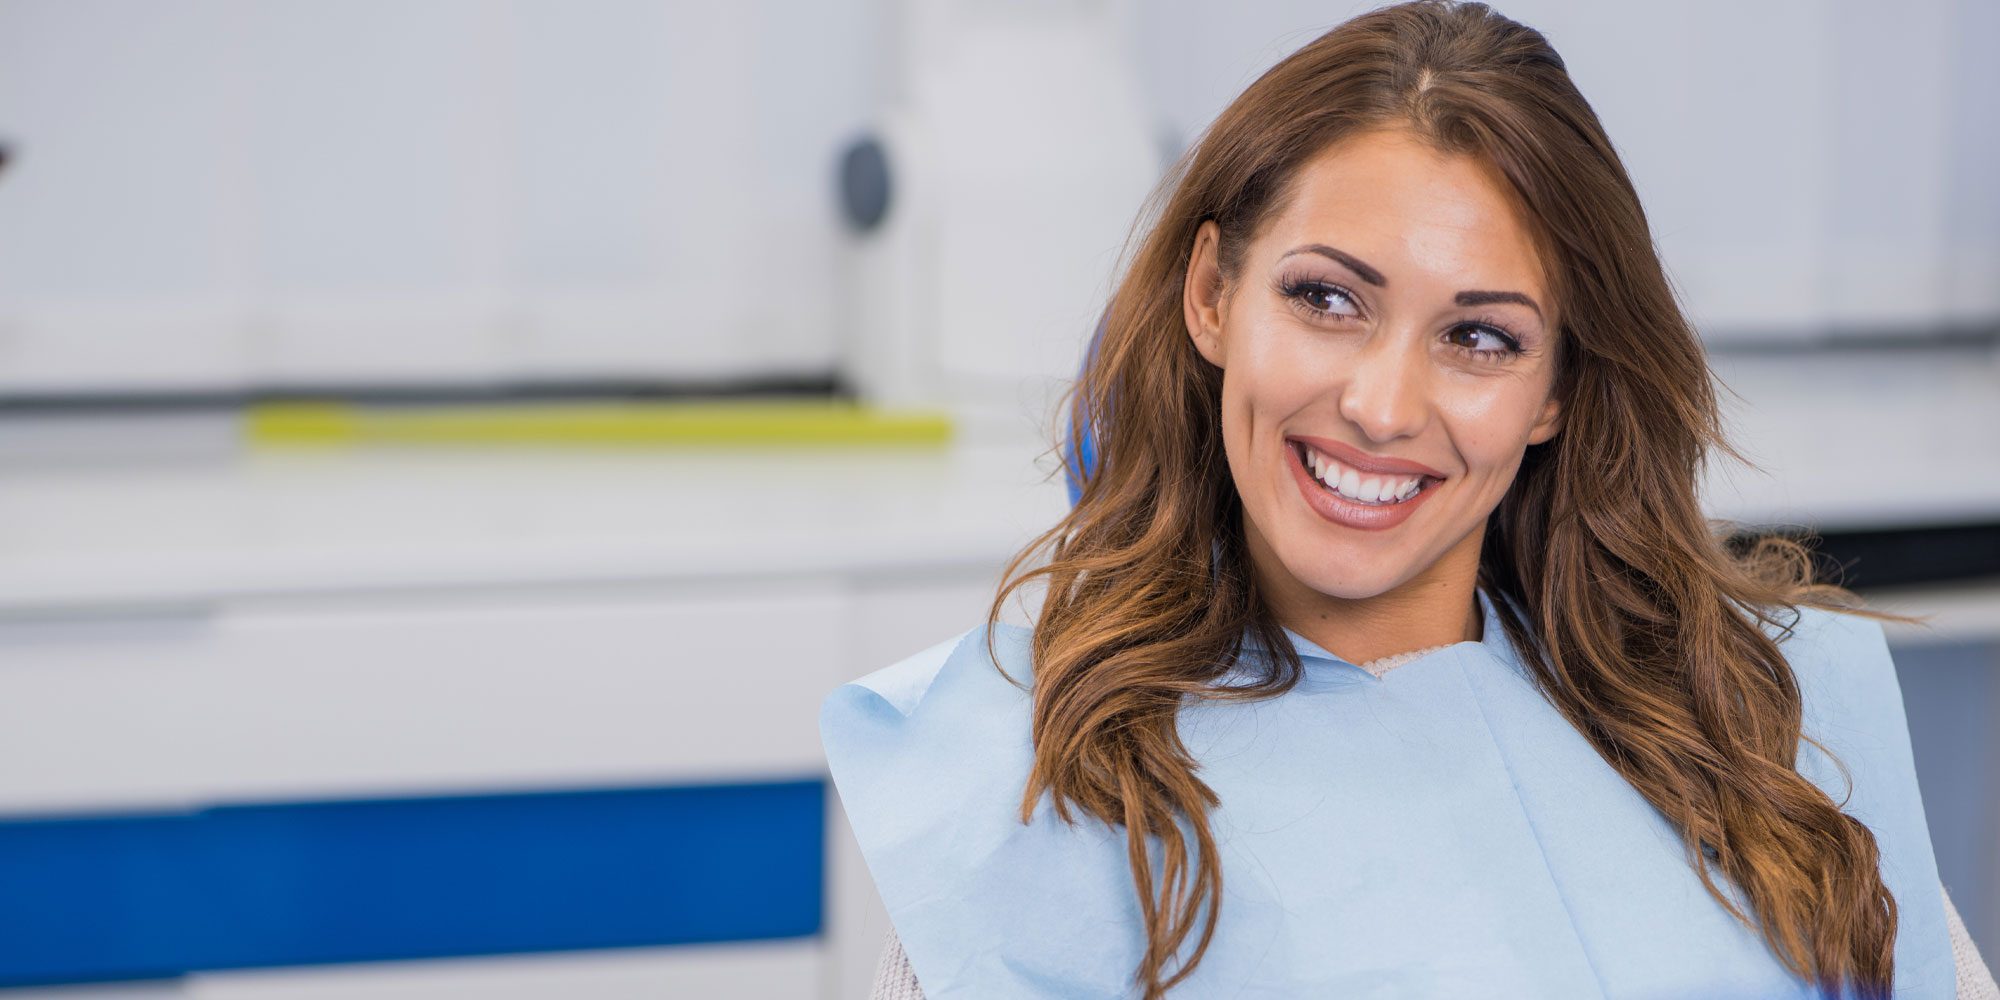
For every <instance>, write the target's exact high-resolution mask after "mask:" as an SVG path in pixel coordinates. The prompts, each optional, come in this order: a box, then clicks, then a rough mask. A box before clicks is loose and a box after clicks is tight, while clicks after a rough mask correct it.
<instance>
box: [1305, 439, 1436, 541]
mask: <svg viewBox="0 0 2000 1000" xmlns="http://www.w3.org/2000/svg"><path fill="white" fill-rule="evenodd" d="M1297 440H1299V441H1300V442H1308V443H1309V442H1310V441H1311V439H1310V438H1299V439H1297ZM1336 457H1338V456H1336ZM1340 460H1341V461H1343V462H1344V461H1346V459H1345V458H1344V457H1343V458H1341V459H1340ZM1284 461H1285V464H1286V465H1289V466H1291V467H1292V479H1293V481H1294V482H1297V483H1298V484H1299V493H1300V495H1302V496H1303V497H1304V498H1305V501H1306V506H1308V507H1311V508H1312V509H1313V513H1315V514H1318V515H1319V516H1321V517H1323V518H1325V519H1327V520H1329V521H1332V522H1333V523H1335V524H1339V525H1344V526H1346V527H1349V528H1358V529H1360V530H1362V531H1381V530H1383V529H1386V528H1393V527H1395V526H1396V525H1399V524H1402V523H1403V522H1404V521H1407V520H1409V519H1410V515H1411V514H1414V513H1416V510H1417V505H1418V504H1421V503H1423V502H1424V501H1425V500H1428V499H1430V496H1431V494H1432V493H1435V492H1437V486H1438V484H1437V483H1430V484H1428V485H1426V486H1425V487H1424V488H1423V489H1421V490H1419V491H1418V492H1417V495H1416V496H1413V497H1411V498H1409V499H1408V500H1405V501H1403V502H1402V503H1397V504H1386V505H1376V504H1363V503H1357V502H1355V501H1353V500H1349V499H1347V498H1346V497H1343V496H1340V495H1338V494H1336V493H1334V492H1332V491H1331V490H1328V489H1326V488H1325V487H1323V486H1321V485H1320V484H1319V482H1318V481H1317V480H1315V479H1313V477H1312V474H1311V473H1309V472H1307V471H1306V467H1305V466H1304V465H1301V464H1299V454H1298V452H1297V450H1295V446H1293V445H1292V444H1291V443H1290V442H1287V443H1286V445H1285V457H1284ZM1401 464H1404V465H1414V463H1408V462H1405V463H1401ZM1355 467H1356V468H1360V467H1361V466H1360V465H1359V464H1358V463H1357V464H1356V466H1355ZM1370 471H1374V470H1370ZM1388 471H1393V472H1401V473H1403V474H1404V475H1419V474H1421V475H1430V473H1429V472H1425V471H1424V466H1421V465H1418V466H1415V467H1414V468H1412V469H1409V470H1403V469H1394V470H1388Z"/></svg>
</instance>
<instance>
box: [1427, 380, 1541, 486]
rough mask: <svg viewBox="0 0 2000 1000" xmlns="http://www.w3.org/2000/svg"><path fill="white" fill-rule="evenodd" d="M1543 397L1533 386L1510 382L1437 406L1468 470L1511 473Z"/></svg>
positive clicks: (1518, 462) (1531, 428)
mask: <svg viewBox="0 0 2000 1000" xmlns="http://www.w3.org/2000/svg"><path fill="white" fill-rule="evenodd" d="M1543 399H1544V395H1543V393H1542V392H1540V391H1539V390H1537V389H1535V387H1532V386H1529V385H1526V384H1522V383H1510V384H1502V385H1496V386H1494V387H1493V388H1492V389H1490V390H1489V391H1486V392H1480V393H1469V394H1466V395H1463V396H1460V397H1458V398H1455V399H1446V400H1441V401H1440V407H1439V408H1440V410H1442V411H1443V414H1444V418H1445V420H1446V422H1447V424H1448V426H1449V427H1451V429H1452V433H1451V437H1452V442H1453V444H1454V446H1455V447H1456V448H1457V449H1458V452H1459V457H1460V459H1461V460H1462V461H1464V462H1465V464H1466V468H1467V469H1468V470H1470V471H1473V472H1475V473H1477V472H1492V473H1506V474H1508V475H1511V474H1512V473H1513V470H1514V469H1515V468H1516V467H1517V466H1518V465H1519V464H1520V461H1521V454H1522V452H1523V451H1524V450H1525V449H1526V448H1527V443H1528V435H1529V434H1530V433H1532V432H1533V430H1534V423H1535V420H1536V418H1537V417H1538V416H1539V415H1540V411H1541V406H1542V402H1543Z"/></svg>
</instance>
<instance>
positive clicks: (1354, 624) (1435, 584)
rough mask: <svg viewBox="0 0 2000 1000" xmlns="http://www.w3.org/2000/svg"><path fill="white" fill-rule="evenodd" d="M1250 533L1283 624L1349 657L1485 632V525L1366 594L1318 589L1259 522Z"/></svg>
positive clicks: (1263, 583) (1472, 638)
mask: <svg viewBox="0 0 2000 1000" xmlns="http://www.w3.org/2000/svg"><path fill="white" fill-rule="evenodd" d="M1246 528H1248V526H1247V525H1246ZM1246 534H1247V536H1248V537H1247V538H1246V541H1248V543H1249V548H1250V552H1251V558H1252V561H1253V562H1255V563H1256V564H1257V566H1256V569H1257V576H1258V582H1259V585H1260V589H1261V590H1262V591H1263V593H1264V595H1265V600H1266V602H1267V603H1268V605H1269V606H1270V608H1271V610H1272V613H1273V614H1274V615H1275V616H1276V618H1277V620H1278V623H1279V624H1281V625H1283V626H1285V627H1286V628H1289V629H1291V630H1292V631H1294V632H1297V633H1298V634H1300V635H1302V636H1305V637H1306V638H1307V639H1310V640H1312V641H1313V642H1314V643H1316V644H1318V645H1319V646H1320V647H1322V648H1324V649H1326V650H1328V651H1329V652H1331V653H1333V654H1334V655H1336V656H1338V657H1340V658H1341V659H1344V660H1346V661H1348V662H1350V663H1367V662H1369V661H1371V660H1378V659H1381V658H1382V657H1385V656H1394V655H1396V654H1398V653H1407V652H1410V651H1412V650H1418V649H1427V648H1429V647H1432V646H1442V645H1447V644H1450V643H1454V642H1478V641H1481V640H1482V639H1483V638H1485V636H1484V631H1485V630H1484V625H1485V616H1484V615H1483V614H1481V612H1480V608H1479V599H1478V597H1477V596H1476V595H1475V594H1474V589H1475V587H1476V586H1477V581H1478V575H1479V542H1480V535H1481V534H1483V533H1482V532H1478V531H1475V532H1473V533H1472V534H1471V535H1470V536H1469V539H1468V541H1469V544H1460V545H1458V546H1454V547H1453V548H1452V549H1451V550H1450V551H1448V552H1446V553H1445V554H1444V555H1443V556H1442V557H1440V558H1439V559H1438V560H1437V561H1436V562H1435V563H1433V564H1431V565H1430V566H1429V567H1427V568H1426V569H1424V570H1423V571H1422V572H1420V573H1418V574H1417V575H1416V576H1415V577H1412V578H1411V579H1409V580H1408V581H1405V582H1404V583H1402V584H1400V585H1398V586H1396V587H1393V588H1391V589H1389V590H1386V591H1383V592H1382V593H1379V594H1375V595H1372V596H1367V597H1336V596H1333V595H1330V594H1325V593H1321V592H1319V591H1317V590H1314V589H1312V588H1311V587H1309V586H1307V585H1306V584H1304V583H1302V582H1301V581H1299V580H1298V579H1297V578H1295V577H1293V576H1292V575H1291V574H1290V573H1289V572H1288V571H1286V570H1285V568H1284V566H1283V565H1282V564H1281V563H1279V562H1278V560H1277V557H1276V553H1274V552H1271V551H1270V549H1269V548H1268V547H1267V546H1265V545H1264V544H1263V540H1262V539H1261V538H1259V537H1257V535H1256V533H1255V530H1254V529H1250V530H1248V531H1247V532H1246Z"/></svg>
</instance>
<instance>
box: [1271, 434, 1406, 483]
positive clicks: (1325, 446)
mask: <svg viewBox="0 0 2000 1000" xmlns="http://www.w3.org/2000/svg"><path fill="white" fill-rule="evenodd" d="M1285 440H1287V441H1296V442H1298V443H1300V444H1302V445H1305V446H1307V447H1309V448H1311V449H1312V450H1314V451H1317V452H1319V453H1320V454H1322V455H1330V456H1332V457H1333V458H1334V459H1335V460H1337V461H1339V462H1340V464H1342V465H1345V466H1349V467H1351V468H1353V469H1354V470H1355V471H1357V472H1374V473H1378V474H1381V475H1388V476H1429V477H1431V478H1432V479H1443V478H1444V477H1445V476H1444V473H1442V472H1439V471H1438V470H1436V469H1433V468H1431V467H1430V466H1428V465H1424V464H1422V463H1420V462H1412V461H1410V460H1408V459H1404V458H1388V457H1386V456H1382V455H1370V454H1368V453H1367V452H1365V451H1362V450H1360V449H1358V448H1356V447H1354V446H1353V445H1349V444H1342V443H1340V442H1338V441H1334V440H1332V439H1330V438H1316V437H1305V436H1303V435H1298V434H1294V435H1292V436H1291V437H1288V438H1286V439H1285Z"/></svg>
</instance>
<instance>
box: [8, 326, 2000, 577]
mask: <svg viewBox="0 0 2000 1000" xmlns="http://www.w3.org/2000/svg"><path fill="white" fill-rule="evenodd" d="M1717 369H1718V372H1719V373H1720V374H1721V375H1722V377H1723V379H1724V381H1725V382H1726V383H1727V384H1729V385H1730V386H1731V387H1732V388H1734V389H1735V390H1736V391H1737V392H1739V393H1741V394H1743V395H1744V396H1745V397H1747V399H1748V405H1745V404H1744V403H1741V402H1738V401H1735V400H1728V401H1726V405H1725V412H1726V413H1727V414H1728V417H1729V420H1730V421H1731V432H1732V434H1733V435H1734V439H1735V440H1736V441H1738V442H1739V444H1740V446H1741V447H1742V448H1743V450H1744V451H1745V452H1746V453H1748V455H1749V457H1751V458H1752V459H1753V460H1755V461H1757V462H1759V463H1761V464H1762V465H1763V467H1764V469H1765V472H1764V473H1761V474H1760V473H1752V472H1748V471H1746V470H1743V469H1741V468H1732V467H1729V466H1725V465H1717V466H1714V467H1712V468H1711V469H1710V470H1709V475H1708V477H1707V482H1706V485H1705V487H1704V497H1705V503H1706V506H1707V507H1708V509H1709V512H1710V514H1711V516H1714V517H1726V518H1731V519H1735V520H1740V521H1743V522H1745V523H1747V524H1751V525H1762V526H1769V525H1814V526H1817V527H1818V528H1819V529H1820V530H1833V529H1840V528H1866V527H1881V526H1895V525H1913V524H1924V523H1945V522H1963V521H1974V520H2000V365H1996V364H1994V363H1993V362H1992V361H1991V360H1990V359H1983V360H1982V359H1976V358H1975V360H1974V361H1972V362H1968V361H1967V360H1966V356H1965V355H1963V354H1961V355H1959V356H1957V357H1956V358H1953V357H1917V358H1911V357H1901V356H1872V355H1862V356H1861V357H1859V358H1858V359H1856V358H1855V357H1853V356H1850V357H1848V358H1844V359H1829V358H1820V357H1816V356H1810V357H1793V356H1783V357H1770V358H1723V359H1718V361H1717ZM1024 425H1025V422H1024ZM987 437H988V438H989V439H990V438H991V437H992V435H987ZM1020 437H1021V439H1020V440H1016V441H1012V442H1004V441H995V440H985V441H982V442H975V443H970V444H960V445H957V446H954V447H951V448H948V449H936V450H925V449H893V448H889V449H873V450H870V449H854V450H830V449H818V450H810V451H800V452H798V453H794V454H783V453H779V452H775V451H766V452H762V453H759V452H736V453H713V452H710V453H704V452H698V451H688V450H668V449H657V450H644V449H625V450H604V451H594V452H593V451H582V450H554V449H545V450H531V449H519V450H500V449H493V450H486V451H469V450H468V451H449V450H414V449H413V450H396V449H374V450H370V449H357V450H352V451H326V452H310V451H304V452H297V453H283V452H267V453H252V454H244V455H235V456H223V457H215V458H210V459H208V460H187V461H161V462H153V463H134V462H124V463H117V464H80V465H67V466H66V465H58V464H35V463H29V464H26V465H19V464H17V465H16V466H15V467H13V468H11V469H10V470H9V471H6V472H5V473H0V609H12V610H16V611H20V610H34V609H61V608H73V607H83V606H104V605H111V606H134V605H138V606H144V605H162V604H164V605H173V604H181V603H200V602H205V601H213V600H217V599H223V598H228V597H232V596H242V595H271V594H291V593H306V592H327V591H343V590H354V589H367V590H381V589H396V588H404V587H421V588H430V587H457V586H490V585H496V584H512V583H543V582H550V583H566V582H578V581H622V580H674V579H685V580H699V579H715V578H724V577H739V578H740V577H745V576H748V577H760V576H778V575H797V574H808V575H810V574H814V573H855V572H862V573H866V572H873V571H891V570H907V569H921V568H923V567H926V566H930V567H946V566H959V567H963V566H968V565H992V566H994V567H996V568H997V566H998V565H999V564H1000V562H1001V561H1003V560H1004V559H1005V558H1006V557H1007V556H1008V555H1010V554H1011V553H1012V552H1013V551H1015V549H1017V548H1018V547H1019V546H1020V545H1021V544H1022V543H1024V542H1025V541H1026V540H1027V539H1028V538H1029V537H1031V536H1032V535H1033V534H1034V533H1035V532H1036V531H1038V530H1040V529H1041V528H1043V527H1045V526H1047V525H1048V524H1050V523H1052V522H1053V521H1054V520H1055V518H1057V517H1058V516H1060V513H1061V511H1062V510H1063V509H1064V505H1065V503H1066V498H1065V496H1064V493H1063V489H1062V486H1061V483H1060V481H1059V479H1049V478H1046V477H1047V474H1048V473H1049V472H1051V471H1052V470H1053V469H1054V468H1055V466H1054V460H1053V459H1052V458H1049V457H1047V456H1045V455H1040V454H1038V453H1039V452H1041V450H1042V449H1043V447H1044V445H1043V444H1042V443H1041V442H1037V441H1033V440H1027V439H1026V435H1025V433H1023V434H1022V435H1021V436H1020Z"/></svg>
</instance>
